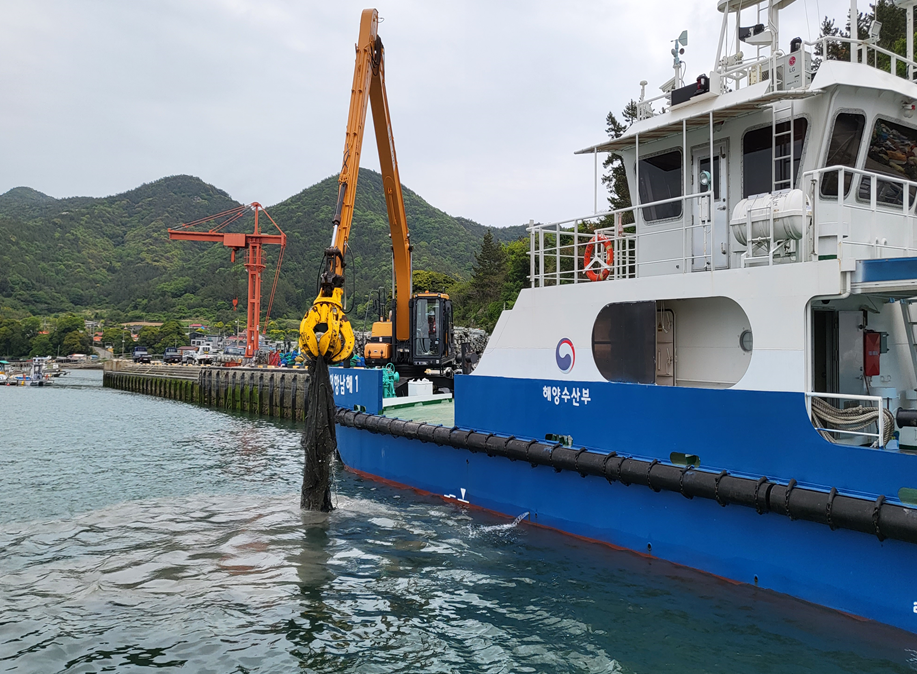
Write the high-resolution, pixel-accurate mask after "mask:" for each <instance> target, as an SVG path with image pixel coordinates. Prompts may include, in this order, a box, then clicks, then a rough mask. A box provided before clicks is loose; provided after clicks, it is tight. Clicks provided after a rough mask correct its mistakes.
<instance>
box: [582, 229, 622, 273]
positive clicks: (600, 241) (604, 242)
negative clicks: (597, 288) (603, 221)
mask: <svg viewBox="0 0 917 674" xmlns="http://www.w3.org/2000/svg"><path fill="white" fill-rule="evenodd" d="M596 246H602V248H604V249H605V264H604V265H603V266H601V267H599V268H598V270H596V269H594V268H592V267H590V266H589V264H590V263H591V262H592V258H593V257H594V256H595V254H596V250H595V249H596ZM614 259H615V251H614V248H612V247H611V242H610V241H609V240H608V239H607V238H605V236H604V235H603V234H596V235H595V236H593V237H592V238H591V239H589V243H587V244H586V252H585V253H584V254H583V267H584V269H585V270H586V276H588V277H589V280H590V281H604V280H605V279H607V278H608V273H609V271H610V270H609V267H611V263H612V262H613V261H614Z"/></svg>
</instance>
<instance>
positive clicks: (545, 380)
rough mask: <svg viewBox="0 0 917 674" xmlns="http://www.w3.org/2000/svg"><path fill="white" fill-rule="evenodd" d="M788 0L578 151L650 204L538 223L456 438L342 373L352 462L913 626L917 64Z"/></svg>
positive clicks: (730, 17)
mask: <svg viewBox="0 0 917 674" xmlns="http://www.w3.org/2000/svg"><path fill="white" fill-rule="evenodd" d="M791 2H792V0H770V1H768V0H764V1H763V2H760V3H756V2H753V1H750V0H720V2H719V3H718V6H717V9H718V10H719V13H720V17H719V18H720V21H721V30H720V33H719V43H718V47H717V53H716V57H715V60H714V64H713V68H712V69H710V70H705V71H703V72H700V73H697V75H696V77H693V78H692V77H691V76H688V77H687V78H686V75H687V72H688V70H687V66H686V64H685V61H684V59H683V58H681V57H682V56H683V53H684V47H685V46H686V44H687V34H686V33H683V34H682V35H680V36H678V37H677V38H675V39H673V40H672V41H671V42H670V43H669V44H670V45H673V48H672V50H671V51H672V55H673V59H674V63H673V72H674V76H673V77H672V78H671V79H670V80H669V81H668V82H665V83H664V84H663V85H662V86H661V87H660V93H659V94H658V95H651V94H652V92H651V91H649V92H648V91H647V82H646V81H644V82H641V84H640V87H641V92H640V95H639V100H637V101H636V102H635V103H636V105H635V108H634V110H635V119H634V121H633V123H632V124H631V125H630V127H629V128H627V130H626V131H625V132H624V133H622V134H621V135H620V136H618V137H615V138H609V139H606V140H603V141H602V142H599V143H596V144H594V145H591V146H588V147H584V148H582V149H580V150H578V152H579V153H580V154H583V155H586V156H587V157H589V156H590V155H591V156H592V157H597V155H598V154H599V153H602V154H603V155H604V154H605V153H614V154H616V155H618V156H620V157H621V160H622V162H623V165H624V167H625V170H626V173H627V184H628V187H629V190H630V194H631V195H632V196H633V205H632V206H630V207H627V208H622V209H618V210H615V211H611V212H606V213H598V214H595V213H593V214H589V215H585V216H582V217H576V218H571V219H569V220H565V221H561V222H555V223H546V224H534V223H533V224H531V225H530V226H529V255H530V270H529V272H530V273H529V281H530V282H529V287H527V288H524V289H523V290H522V291H521V293H520V294H519V297H518V300H517V301H516V303H515V305H514V306H513V307H512V308H511V309H507V310H505V311H503V313H502V315H501V316H500V319H499V321H498V323H497V325H496V327H495V329H494V331H493V334H492V335H491V337H490V339H489V341H488V344H487V346H486V349H485V351H484V353H483V355H482V357H481V359H480V362H479V363H478V366H477V368H476V369H475V370H474V372H472V373H470V374H465V375H459V374H457V375H456V376H455V382H454V406H455V407H454V426H451V427H450V426H440V425H433V424H428V423H422V422H420V421H406V420H402V419H397V418H394V417H393V416H392V415H389V416H383V415H382V407H381V404H380V403H381V380H380V381H377V380H378V379H380V377H379V376H378V375H377V374H374V373H373V371H370V370H364V371H360V370H354V369H341V370H335V371H334V372H333V374H332V377H333V385H334V387H335V395H336V401H337V404H338V405H339V408H338V412H337V422H338V435H337V440H338V450H339V453H340V457H341V459H342V461H343V463H344V464H345V465H346V466H347V467H348V469H350V470H352V471H355V472H357V473H358V474H361V475H365V476H367V477H370V478H372V479H377V480H383V481H386V482H389V483H392V484H396V485H401V486H405V487H409V488H412V489H415V490H419V491H422V492H426V493H429V494H434V495H438V496H440V497H442V498H445V499H447V500H450V501H453V502H455V503H459V504H462V505H463V506H467V507H470V508H481V509H484V510H488V511H492V512H495V513H500V514H502V515H505V516H507V517H510V518H516V517H519V516H520V515H523V514H525V513H527V515H526V517H525V521H526V522H528V523H530V524H532V525H538V526H542V527H548V528H553V529H556V530H559V531H563V532H566V533H569V534H573V535H576V536H579V537H583V538H587V539H591V540H595V541H600V542H602V543H605V544H607V545H610V546H612V547H615V548H620V549H624V550H631V551H634V552H636V553H639V554H642V555H648V556H651V557H653V558H659V559H664V560H668V561H669V562H672V563H674V564H678V565H683V566H687V567H691V568H694V569H698V570H700V571H703V572H706V573H709V574H714V575H716V576H719V577H722V578H726V579H729V580H732V581H735V582H740V583H748V584H750V585H754V586H757V587H760V588H765V589H767V590H771V591H774V592H777V593H783V594H786V595H789V596H792V597H795V598H798V599H801V600H804V601H808V602H813V603H816V604H819V605H823V606H826V607H830V608H832V609H836V610H838V611H842V612H845V613H847V614H850V615H852V616H857V617H861V618H865V619H869V620H875V621H878V622H881V623H885V624H888V625H893V626H895V627H898V628H901V629H904V630H907V631H910V632H917V578H915V574H914V573H913V568H914V566H915V563H917V336H915V333H914V326H915V325H917V307H915V305H917V215H915V205H917V114H915V111H917V84H915V82H914V75H915V70H917V62H915V61H914V54H913V44H912V42H911V41H909V44H908V48H907V54H906V56H902V55H899V54H896V53H893V52H890V51H888V50H885V49H883V48H881V47H879V46H878V45H877V40H876V38H877V36H878V31H879V30H880V29H879V28H878V27H875V26H873V27H871V30H870V35H869V37H867V38H865V39H856V38H846V37H843V36H827V37H821V38H819V39H817V40H814V41H809V42H806V41H804V40H802V39H800V38H793V39H789V40H786V39H783V38H782V37H781V35H780V32H779V17H780V12H781V11H782V10H783V9H785V8H786V7H787V6H788V5H789V4H790V3H791ZM901 4H902V5H903V6H905V7H907V10H908V14H909V20H908V33H909V35H913V33H914V30H913V5H914V0H902V2H901ZM852 11H853V12H854V16H855V15H856V4H855V1H854V3H853V8H852ZM595 164H596V166H597V164H598V162H597V161H595Z"/></svg>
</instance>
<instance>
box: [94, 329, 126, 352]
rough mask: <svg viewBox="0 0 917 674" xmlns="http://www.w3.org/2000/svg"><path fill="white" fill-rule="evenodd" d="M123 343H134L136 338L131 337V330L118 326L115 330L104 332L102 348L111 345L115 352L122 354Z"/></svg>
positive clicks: (105, 330)
mask: <svg viewBox="0 0 917 674" xmlns="http://www.w3.org/2000/svg"><path fill="white" fill-rule="evenodd" d="M122 343H123V344H133V343H134V338H133V337H131V333H130V330H125V329H124V328H122V327H121V326H117V327H113V328H105V329H104V330H103V331H102V346H105V345H106V344H111V345H112V346H113V347H114V349H115V351H117V352H120V350H121V344H122Z"/></svg>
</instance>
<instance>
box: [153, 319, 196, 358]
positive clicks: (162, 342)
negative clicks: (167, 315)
mask: <svg viewBox="0 0 917 674" xmlns="http://www.w3.org/2000/svg"><path fill="white" fill-rule="evenodd" d="M156 336H157V340H156V347H155V349H156V351H157V352H158V353H162V352H164V351H165V350H166V347H167V346H187V345H188V344H190V343H191V342H190V341H189V340H188V337H187V336H186V335H185V329H184V328H183V327H182V324H181V323H179V322H178V321H176V320H168V321H166V322H165V323H163V324H162V325H161V326H159V330H158V332H157V335H156Z"/></svg>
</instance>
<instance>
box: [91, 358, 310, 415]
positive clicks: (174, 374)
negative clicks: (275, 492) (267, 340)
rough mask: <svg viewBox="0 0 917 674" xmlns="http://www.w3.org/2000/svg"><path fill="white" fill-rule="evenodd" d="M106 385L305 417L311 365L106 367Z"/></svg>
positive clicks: (223, 406) (255, 411)
mask: <svg viewBox="0 0 917 674" xmlns="http://www.w3.org/2000/svg"><path fill="white" fill-rule="evenodd" d="M102 383H103V385H104V386H107V387H110V388H116V389H120V390H123V391H132V392H135V393H146V394H148V395H155V396H159V397H162V398H169V399H172V400H182V401H184V402H194V403H198V404H200V405H206V406H207V407H216V408H219V409H225V410H232V411H237V412H250V413H252V414H257V415H259V416H260V415H264V416H270V417H281V418H285V419H293V420H295V421H301V420H303V419H304V418H305V411H306V394H307V393H308V390H309V376H308V373H307V372H306V371H305V370H290V369H274V368H271V369H264V368H241V367H232V368H224V367H177V366H175V367H169V366H132V365H127V366H122V367H121V368H118V369H114V368H112V369H106V370H105V373H104V375H103V378H102Z"/></svg>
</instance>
